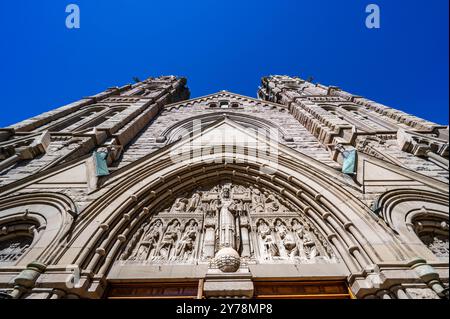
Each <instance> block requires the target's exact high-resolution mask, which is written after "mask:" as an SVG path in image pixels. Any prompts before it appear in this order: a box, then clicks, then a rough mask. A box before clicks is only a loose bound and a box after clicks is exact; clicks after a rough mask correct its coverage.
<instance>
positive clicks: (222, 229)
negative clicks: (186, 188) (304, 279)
mask: <svg viewBox="0 0 450 319" xmlns="http://www.w3.org/2000/svg"><path fill="white" fill-rule="evenodd" d="M224 249H225V250H228V251H231V252H233V251H234V252H235V253H232V255H234V256H239V257H238V258H239V259H240V260H242V261H245V263H247V264H248V263H277V262H291V263H330V262H336V258H335V255H334V253H333V251H332V249H331V248H330V246H329V245H328V243H327V241H326V239H325V238H324V237H323V236H322V235H321V234H320V233H319V232H318V231H317V230H316V228H315V227H314V226H313V225H312V224H311V223H310V222H309V221H308V220H307V219H305V218H304V216H303V213H302V212H301V211H300V210H298V209H296V208H295V207H294V206H293V205H291V204H290V203H289V202H287V201H285V200H283V199H282V198H280V197H279V196H278V195H276V194H274V193H273V192H271V191H269V190H267V189H261V188H258V187H254V186H247V187H246V186H243V185H236V184H232V183H230V182H228V183H227V182H225V183H221V184H218V185H212V186H209V187H202V188H201V189H197V190H195V191H193V192H192V193H189V194H185V195H184V196H179V197H178V198H176V199H175V200H174V203H173V204H172V205H170V206H168V207H166V208H164V207H163V209H161V210H160V211H156V212H153V213H152V212H149V214H148V217H147V220H146V222H144V224H142V225H141V226H140V228H139V229H138V230H137V231H136V232H135V233H134V235H133V236H132V238H130V240H129V242H128V244H127V246H126V247H125V250H124V252H123V253H122V255H121V256H120V259H121V261H122V262H130V263H134V262H149V263H169V264H170V263H187V264H194V263H210V264H211V265H212V266H214V263H215V260H216V259H217V254H218V252H219V251H221V250H224ZM215 257H216V258H215ZM233 258H234V257H233ZM239 263H240V261H239V262H238V265H239Z"/></svg>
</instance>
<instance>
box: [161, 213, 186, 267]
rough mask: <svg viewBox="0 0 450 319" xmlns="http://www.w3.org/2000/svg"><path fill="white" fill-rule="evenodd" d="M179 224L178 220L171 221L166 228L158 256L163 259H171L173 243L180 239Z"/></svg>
mask: <svg viewBox="0 0 450 319" xmlns="http://www.w3.org/2000/svg"><path fill="white" fill-rule="evenodd" d="M180 226H181V225H180V222H179V221H178V220H174V221H172V223H170V225H169V226H168V227H167V230H166V232H165V233H164V236H163V238H162V240H161V243H160V244H159V248H158V256H159V257H161V258H163V259H167V260H168V259H169V258H170V257H171V254H172V251H173V249H174V248H175V243H176V242H177V240H178V238H179V237H180Z"/></svg>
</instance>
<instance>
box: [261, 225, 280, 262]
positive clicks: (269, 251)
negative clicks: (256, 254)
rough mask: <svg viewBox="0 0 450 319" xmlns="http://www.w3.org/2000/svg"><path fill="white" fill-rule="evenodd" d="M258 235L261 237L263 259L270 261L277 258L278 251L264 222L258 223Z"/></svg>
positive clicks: (270, 231)
mask: <svg viewBox="0 0 450 319" xmlns="http://www.w3.org/2000/svg"><path fill="white" fill-rule="evenodd" d="M258 233H259V235H260V236H261V240H262V246H263V248H264V252H265V255H266V256H265V259H271V258H272V257H279V256H280V250H279V249H278V246H277V243H276V242H275V240H274V238H273V235H272V230H271V229H270V227H269V225H268V224H267V223H266V222H265V221H264V220H262V219H261V220H259V222H258Z"/></svg>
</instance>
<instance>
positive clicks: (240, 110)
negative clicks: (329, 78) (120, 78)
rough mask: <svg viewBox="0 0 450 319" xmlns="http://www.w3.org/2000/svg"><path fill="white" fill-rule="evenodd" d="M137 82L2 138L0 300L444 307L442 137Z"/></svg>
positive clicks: (277, 102) (292, 106) (272, 80)
mask: <svg viewBox="0 0 450 319" xmlns="http://www.w3.org/2000/svg"><path fill="white" fill-rule="evenodd" d="M185 85H186V80H185V79H183V78H176V77H174V76H167V77H159V78H149V79H147V80H145V81H143V82H139V83H136V84H134V85H126V86H123V87H120V88H111V89H108V90H106V91H105V92H102V93H100V94H97V95H95V96H91V97H86V98H84V99H82V100H80V101H78V102H75V103H72V104H69V105H66V106H63V107H61V108H58V109H56V110H53V111H50V112H47V113H44V114H42V115H39V116H37V117H34V118H31V119H28V120H25V121H23V122H20V123H17V124H15V125H12V126H10V127H7V128H3V129H0V297H2V298H30V299H57V298H130V297H140V298H158V297H187V298H210V297H216V298H217V297H219V298H220V297H244V298H267V297H271V298H287V297H289V298H383V299H393V298H399V299H410V298H436V299H437V298H446V297H447V298H448V288H447V287H448V277H449V274H448V269H449V268H448V237H449V233H448V232H449V230H448V215H449V210H448V197H449V194H448V193H449V188H448V139H449V137H448V127H444V126H440V125H437V124H435V123H430V122H427V121H425V120H422V119H419V118H417V117H414V116H412V115H409V114H405V113H403V112H401V111H398V110H395V109H392V108H389V107H386V106H384V105H381V104H378V103H376V102H373V101H370V100H367V99H365V98H363V97H360V96H356V95H353V94H350V93H347V92H345V91H342V90H340V89H339V88H337V87H332V86H323V85H320V84H313V83H310V82H308V81H304V80H302V79H300V78H292V77H287V76H270V77H266V78H263V79H262V85H261V87H260V88H259V90H258V97H259V98H258V99H254V98H250V97H246V96H242V95H238V94H233V93H230V92H227V91H222V92H218V93H215V94H211V95H208V96H204V97H200V98H195V99H191V100H189V90H188V88H187V87H186V86H185Z"/></svg>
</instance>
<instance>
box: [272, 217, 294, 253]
mask: <svg viewBox="0 0 450 319" xmlns="http://www.w3.org/2000/svg"><path fill="white" fill-rule="evenodd" d="M275 230H276V232H277V233H278V235H279V236H280V239H281V242H282V244H283V247H284V248H285V250H286V254H287V255H288V256H289V257H291V258H292V257H294V256H296V255H297V254H298V250H297V244H296V242H295V238H294V236H293V235H292V233H291V231H290V230H289V229H288V228H287V227H286V225H285V224H284V223H283V222H282V221H281V220H280V219H277V220H276V222H275Z"/></svg>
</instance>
